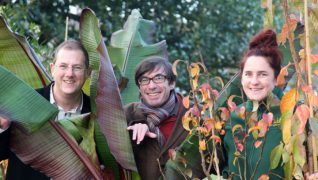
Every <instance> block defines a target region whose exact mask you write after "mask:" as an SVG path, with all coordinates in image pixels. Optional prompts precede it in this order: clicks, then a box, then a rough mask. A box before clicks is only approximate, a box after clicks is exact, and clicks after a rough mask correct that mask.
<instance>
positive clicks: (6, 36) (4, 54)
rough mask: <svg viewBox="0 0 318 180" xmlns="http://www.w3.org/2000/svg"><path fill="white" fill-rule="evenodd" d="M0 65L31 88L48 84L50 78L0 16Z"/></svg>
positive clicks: (35, 57) (26, 43) (28, 48)
mask: <svg viewBox="0 0 318 180" xmlns="http://www.w3.org/2000/svg"><path fill="white" fill-rule="evenodd" d="M0 65H2V66H4V67H5V68H7V69H9V70H10V71H11V72H13V73H15V74H16V75H17V76H19V77H20V78H21V79H22V80H24V81H25V82H26V83H28V84H29V85H30V86H32V87H33V88H41V87H43V86H45V85H47V84H48V83H49V80H50V76H49V75H48V73H47V72H46V70H45V68H44V67H43V65H42V64H41V63H40V61H39V59H38V58H37V56H36V55H35V53H34V51H33V49H32V48H31V47H30V45H29V44H28V42H27V41H26V40H25V38H24V37H22V36H19V35H18V34H15V33H13V32H12V31H11V30H10V28H9V27H8V25H7V23H6V21H5V19H4V18H3V17H2V16H0Z"/></svg>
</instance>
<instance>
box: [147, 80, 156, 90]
mask: <svg viewBox="0 0 318 180" xmlns="http://www.w3.org/2000/svg"><path fill="white" fill-rule="evenodd" d="M155 87H157V84H156V83H155V82H153V80H150V82H149V84H148V88H155Z"/></svg>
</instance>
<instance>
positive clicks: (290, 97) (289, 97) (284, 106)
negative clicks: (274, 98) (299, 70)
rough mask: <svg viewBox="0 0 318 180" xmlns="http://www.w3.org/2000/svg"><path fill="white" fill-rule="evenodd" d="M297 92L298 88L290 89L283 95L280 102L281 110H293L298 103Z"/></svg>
mask: <svg viewBox="0 0 318 180" xmlns="http://www.w3.org/2000/svg"><path fill="white" fill-rule="evenodd" d="M296 93H297V90H296V89H295V88H293V89H291V90H289V91H288V92H287V93H286V94H285V95H284V96H283V97H282V101H281V104H280V111H281V112H282V113H284V112H288V111H292V110H293V109H294V107H295V105H296V102H297V101H296V100H297V97H296Z"/></svg>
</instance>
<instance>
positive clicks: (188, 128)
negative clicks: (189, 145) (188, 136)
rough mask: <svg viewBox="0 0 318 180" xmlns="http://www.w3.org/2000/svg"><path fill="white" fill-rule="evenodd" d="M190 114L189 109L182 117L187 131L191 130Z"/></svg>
mask: <svg viewBox="0 0 318 180" xmlns="http://www.w3.org/2000/svg"><path fill="white" fill-rule="evenodd" d="M189 115H190V111H187V112H186V113H185V114H184V116H183V117H182V125H183V128H184V129H185V130H187V131H190V127H189V123H190V121H191V117H190V116H189Z"/></svg>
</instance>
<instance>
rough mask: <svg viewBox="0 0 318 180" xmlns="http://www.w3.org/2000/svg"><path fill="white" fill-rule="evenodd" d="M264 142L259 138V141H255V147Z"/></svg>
mask: <svg viewBox="0 0 318 180" xmlns="http://www.w3.org/2000/svg"><path fill="white" fill-rule="evenodd" d="M262 143H263V142H262V141H260V140H257V141H255V143H254V147H255V148H258V147H259V146H260V145H261V144H262Z"/></svg>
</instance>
